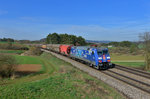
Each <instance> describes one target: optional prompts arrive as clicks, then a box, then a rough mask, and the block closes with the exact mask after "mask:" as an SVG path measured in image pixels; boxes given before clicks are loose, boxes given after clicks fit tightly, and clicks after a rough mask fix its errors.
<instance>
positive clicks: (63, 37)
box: [46, 33, 86, 45]
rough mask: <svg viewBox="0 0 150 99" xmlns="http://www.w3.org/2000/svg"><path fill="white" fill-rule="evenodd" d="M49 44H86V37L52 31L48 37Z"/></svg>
mask: <svg viewBox="0 0 150 99" xmlns="http://www.w3.org/2000/svg"><path fill="white" fill-rule="evenodd" d="M46 43H47V44H73V45H76V44H77V45H85V44H86V42H85V39H84V38H83V37H81V36H79V37H77V36H75V35H68V34H67V33H65V34H57V33H52V34H49V35H48V36H47V38H46Z"/></svg>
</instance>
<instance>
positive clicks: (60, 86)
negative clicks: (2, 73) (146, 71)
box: [0, 53, 123, 99]
mask: <svg viewBox="0 0 150 99" xmlns="http://www.w3.org/2000/svg"><path fill="white" fill-rule="evenodd" d="M17 58H18V59H19V58H22V57H18V56H17ZM26 58H27V57H25V59H26ZM30 59H31V58H30ZM38 59H39V60H40V61H41V62H42V64H44V66H45V68H46V69H45V73H43V74H39V75H35V76H28V77H23V78H19V79H15V80H10V81H8V82H9V83H8V84H6V85H3V86H0V98H2V99H9V98H11V99H81V98H86V99H112V98H113V99H122V98H123V96H122V95H120V94H119V93H118V92H117V91H116V90H115V89H114V88H112V87H109V86H108V85H107V84H105V83H103V82H101V81H100V80H98V79H96V78H94V77H91V76H89V75H88V74H87V73H84V72H82V71H80V70H78V69H76V68H74V67H73V66H71V64H69V63H67V62H65V61H62V60H60V59H58V58H56V57H54V56H52V55H50V54H47V53H44V54H42V55H41V56H40V57H38ZM32 60H34V59H32ZM33 62H35V61H33ZM20 63H24V61H21V62H20ZM28 63H30V62H29V61H28ZM6 82H7V81H6ZM0 84H1V83H0Z"/></svg>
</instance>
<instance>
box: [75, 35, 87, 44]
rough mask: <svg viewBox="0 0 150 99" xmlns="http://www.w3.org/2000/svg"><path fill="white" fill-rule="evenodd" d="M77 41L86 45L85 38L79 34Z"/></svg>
mask: <svg viewBox="0 0 150 99" xmlns="http://www.w3.org/2000/svg"><path fill="white" fill-rule="evenodd" d="M77 43H79V44H80V45H85V44H86V42H85V39H84V38H83V37H81V36H79V37H78V38H77Z"/></svg>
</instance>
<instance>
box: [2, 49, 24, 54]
mask: <svg viewBox="0 0 150 99" xmlns="http://www.w3.org/2000/svg"><path fill="white" fill-rule="evenodd" d="M23 52H24V51H23V50H0V53H14V54H21V53H23Z"/></svg>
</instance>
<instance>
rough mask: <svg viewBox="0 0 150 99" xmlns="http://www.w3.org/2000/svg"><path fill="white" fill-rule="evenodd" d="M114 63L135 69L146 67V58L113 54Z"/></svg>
mask: <svg viewBox="0 0 150 99" xmlns="http://www.w3.org/2000/svg"><path fill="white" fill-rule="evenodd" d="M111 60H112V63H115V64H119V65H123V66H129V67H134V68H141V69H143V67H144V56H142V55H127V54H122V55H119V54H114V53H112V54H111Z"/></svg>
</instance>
